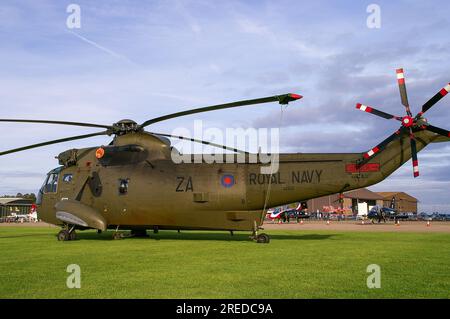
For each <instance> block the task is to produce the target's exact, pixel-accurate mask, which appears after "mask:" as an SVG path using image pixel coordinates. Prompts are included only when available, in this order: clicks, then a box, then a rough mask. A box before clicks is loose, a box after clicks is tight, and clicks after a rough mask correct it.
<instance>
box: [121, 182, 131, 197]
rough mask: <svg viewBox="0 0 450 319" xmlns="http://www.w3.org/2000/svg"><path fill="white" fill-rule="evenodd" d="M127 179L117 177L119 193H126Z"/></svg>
mask: <svg viewBox="0 0 450 319" xmlns="http://www.w3.org/2000/svg"><path fill="white" fill-rule="evenodd" d="M129 181H130V180H129V179H128V178H127V179H119V195H125V194H127V193H128V183H129Z"/></svg>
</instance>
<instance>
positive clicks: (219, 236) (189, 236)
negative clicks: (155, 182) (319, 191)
mask: <svg viewBox="0 0 450 319" xmlns="http://www.w3.org/2000/svg"><path fill="white" fill-rule="evenodd" d="M124 234H125V237H124V238H123V239H120V240H195V241H198V240H204V241H238V242H243V241H251V240H250V238H249V236H250V235H249V234H244V233H235V234H233V235H231V234H230V233H211V232H205V233H201V232H192V233H191V232H187V231H185V232H183V231H182V232H180V233H177V232H165V231H160V232H159V233H158V234H154V233H150V232H149V234H148V236H146V237H127V234H128V233H127V232H124ZM112 235H113V232H104V233H102V234H97V233H78V234H77V238H78V239H79V240H113V239H112ZM268 235H269V236H270V239H271V240H326V239H330V238H332V237H335V236H339V234H304V235H302V234H298V235H297V234H295V235H288V234H286V235H284V234H270V233H269V234H268Z"/></svg>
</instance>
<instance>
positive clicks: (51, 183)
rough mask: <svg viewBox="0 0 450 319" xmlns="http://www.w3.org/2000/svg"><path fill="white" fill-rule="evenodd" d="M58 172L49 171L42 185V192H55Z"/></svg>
mask: <svg viewBox="0 0 450 319" xmlns="http://www.w3.org/2000/svg"><path fill="white" fill-rule="evenodd" d="M58 175H59V174H58V173H50V174H49V175H48V177H47V181H46V182H45V185H44V193H56V189H57V188H58Z"/></svg>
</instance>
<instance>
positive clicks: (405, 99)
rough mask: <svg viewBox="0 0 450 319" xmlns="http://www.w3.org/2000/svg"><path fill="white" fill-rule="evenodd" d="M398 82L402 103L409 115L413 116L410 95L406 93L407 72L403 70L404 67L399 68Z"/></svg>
mask: <svg viewBox="0 0 450 319" xmlns="http://www.w3.org/2000/svg"><path fill="white" fill-rule="evenodd" d="M397 82H398V88H399V89H400V97H401V99H402V104H403V105H404V106H405V108H406V114H408V116H412V113H411V109H410V108H409V102H408V95H407V93H406V84H405V73H404V72H403V69H397Z"/></svg>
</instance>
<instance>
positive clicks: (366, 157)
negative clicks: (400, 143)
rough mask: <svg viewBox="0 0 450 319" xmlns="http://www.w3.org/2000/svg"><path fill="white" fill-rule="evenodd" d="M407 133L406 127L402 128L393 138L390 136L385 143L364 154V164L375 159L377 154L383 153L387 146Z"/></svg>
mask: <svg viewBox="0 0 450 319" xmlns="http://www.w3.org/2000/svg"><path fill="white" fill-rule="evenodd" d="M404 131H405V128H404V127H401V128H400V129H399V130H398V131H396V132H394V134H392V135H391V136H389V137H388V138H387V139H385V140H384V141H383V142H381V143H380V144H378V145H377V146H375V147H374V148H372V149H371V150H370V151H368V152H367V153H364V161H363V163H362V164H364V163H366V162H367V161H368V160H369V159H371V158H373V157H374V156H375V155H376V154H377V153H379V152H381V151H382V150H384V149H385V148H386V146H387V145H388V144H389V143H390V142H392V141H394V140H395V139H397V138H400V136H401V135H402V133H403V132H404Z"/></svg>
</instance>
